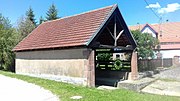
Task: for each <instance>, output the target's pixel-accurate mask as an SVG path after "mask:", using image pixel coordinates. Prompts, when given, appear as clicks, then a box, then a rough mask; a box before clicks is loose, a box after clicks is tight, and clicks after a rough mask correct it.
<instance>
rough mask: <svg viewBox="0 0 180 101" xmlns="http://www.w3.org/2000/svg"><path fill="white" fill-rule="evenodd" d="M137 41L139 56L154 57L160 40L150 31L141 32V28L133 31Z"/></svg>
mask: <svg viewBox="0 0 180 101" xmlns="http://www.w3.org/2000/svg"><path fill="white" fill-rule="evenodd" d="M131 32H132V34H133V36H134V38H135V40H136V42H137V52H138V57H139V58H142V59H148V58H154V49H155V48H157V46H158V44H159V41H158V39H157V38H154V37H153V36H152V35H151V34H149V33H141V32H140V31H139V30H134V31H131Z"/></svg>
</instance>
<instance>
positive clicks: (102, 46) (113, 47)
mask: <svg viewBox="0 0 180 101" xmlns="http://www.w3.org/2000/svg"><path fill="white" fill-rule="evenodd" d="M99 48H108V49H115V48H118V49H122V50H133V49H132V48H130V47H123V46H111V45H99Z"/></svg>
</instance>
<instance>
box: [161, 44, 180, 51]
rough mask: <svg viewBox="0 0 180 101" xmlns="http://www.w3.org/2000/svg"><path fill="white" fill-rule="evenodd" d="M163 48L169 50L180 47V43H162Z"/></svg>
mask: <svg viewBox="0 0 180 101" xmlns="http://www.w3.org/2000/svg"><path fill="white" fill-rule="evenodd" d="M160 49H161V50H168V49H174V50H176V49H178V50H179V49H180V44H166V45H161V48H160Z"/></svg>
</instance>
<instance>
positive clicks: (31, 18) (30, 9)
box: [26, 7, 36, 26]
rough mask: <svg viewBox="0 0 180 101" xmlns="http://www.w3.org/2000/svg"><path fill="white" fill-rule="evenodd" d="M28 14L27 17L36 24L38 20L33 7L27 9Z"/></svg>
mask: <svg viewBox="0 0 180 101" xmlns="http://www.w3.org/2000/svg"><path fill="white" fill-rule="evenodd" d="M26 16H27V19H29V20H30V21H32V23H33V24H34V25H35V26H36V21H35V18H34V17H35V15H34V11H33V10H32V8H31V7H29V9H28V10H27V11H26Z"/></svg>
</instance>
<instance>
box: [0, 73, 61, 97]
mask: <svg viewBox="0 0 180 101" xmlns="http://www.w3.org/2000/svg"><path fill="white" fill-rule="evenodd" d="M0 101H59V99H58V97H57V96H55V95H53V94H52V93H51V92H50V91H48V90H45V89H43V88H42V87H39V86H37V85H34V84H31V83H27V82H25V81H22V80H18V79H15V78H10V77H6V76H3V75H0Z"/></svg>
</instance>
